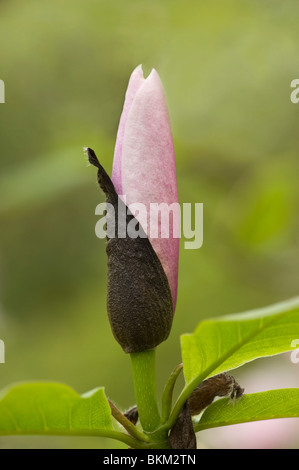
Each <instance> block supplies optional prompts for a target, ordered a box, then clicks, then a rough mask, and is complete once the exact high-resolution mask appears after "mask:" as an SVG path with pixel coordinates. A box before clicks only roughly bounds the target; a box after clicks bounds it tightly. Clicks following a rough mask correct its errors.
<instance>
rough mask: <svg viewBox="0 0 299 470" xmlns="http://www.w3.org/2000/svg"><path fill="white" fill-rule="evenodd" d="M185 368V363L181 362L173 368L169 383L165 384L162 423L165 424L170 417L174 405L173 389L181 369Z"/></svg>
mask: <svg viewBox="0 0 299 470" xmlns="http://www.w3.org/2000/svg"><path fill="white" fill-rule="evenodd" d="M182 369H183V364H179V365H178V366H176V368H175V369H174V370H173V372H172V374H171V376H170V377H169V379H168V382H167V384H166V385H165V388H164V392H163V395H162V416H161V423H162V424H164V423H166V421H167V420H168V418H169V415H170V412H171V407H172V395H173V389H174V386H175V383H176V380H177V378H178V376H179V375H180V372H181V370H182Z"/></svg>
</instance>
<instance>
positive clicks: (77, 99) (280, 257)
mask: <svg viewBox="0 0 299 470" xmlns="http://www.w3.org/2000/svg"><path fill="white" fill-rule="evenodd" d="M298 15H299V4H298V2H296V1H295V0H294V1H292V0H285V1H284V2H281V1H280V0H263V1H262V2H261V1H260V0H250V1H249V0H248V1H247V0H228V1H227V0H226V1H223V0H212V1H209V2H205V1H203V0H200V1H199V0H193V1H192V0H184V1H182V0H164V1H160V0H152V1H150V2H148V1H146V0H126V1H121V0H85V1H84V2H82V1H79V0H64V1H61V0H59V1H58V0H44V1H43V2H36V1H34V0H26V2H24V1H22V0H6V1H5V0H2V1H1V2H0V45H1V47H0V78H1V79H3V80H4V82H5V85H6V103H5V104H1V105H0V135H1V140H0V141H1V147H0V158H1V173H0V337H1V338H2V339H3V340H4V341H5V346H6V363H5V364H0V386H1V387H4V386H6V385H7V384H10V383H12V382H18V381H24V380H25V381H27V380H53V381H59V382H65V383H67V384H69V385H71V386H72V387H73V388H75V389H76V390H77V391H78V392H80V393H83V392H86V391H87V390H89V389H92V388H94V387H97V386H99V385H104V386H105V387H106V392H107V395H108V396H109V397H113V399H115V400H116V402H117V403H118V405H119V406H121V407H123V408H127V407H129V406H131V405H132V404H134V393H133V384H132V379H131V373H130V372H131V371H130V360H129V357H128V356H126V355H125V354H124V353H123V352H122V350H121V348H120V346H119V345H118V344H117V343H116V342H115V341H114V339H113V337H112V333H111V331H110V327H109V323H108V319H107V315H106V309H105V302H106V276H107V266H106V264H107V263H106V254H105V241H104V240H99V239H97V238H96V236H95V231H94V228H95V224H96V221H97V217H96V216H95V213H94V211H95V207H96V205H97V204H98V203H99V202H102V201H103V200H104V198H103V196H102V194H101V192H100V190H99V189H98V187H97V184H96V174H95V171H94V169H93V168H91V167H87V164H86V160H85V159H84V157H83V151H82V147H83V146H90V147H92V148H94V149H95V150H96V152H97V154H98V155H99V156H100V158H101V161H102V163H103V165H104V166H105V168H107V170H108V171H110V170H111V166H112V157H113V149H114V143H115V137H116V132H117V127H118V121H119V117H120V113H121V110H122V105H123V100H124V94H125V90H126V87H127V82H128V78H129V76H130V74H131V72H132V70H133V69H134V68H135V67H136V66H137V65H138V64H140V63H142V64H143V68H144V72H145V74H146V75H147V74H148V73H149V72H150V70H151V68H152V67H154V68H156V69H157V70H158V72H159V74H160V76H161V79H162V81H163V84H164V87H165V92H166V95H167V101H168V104H169V112H170V116H171V122H172V128H173V136H174V143H175V150H176V158H177V174H178V189H179V200H180V202H181V203H183V202H203V204H204V244H203V247H202V248H201V249H199V250H184V249H183V240H182V249H181V251H180V270H179V295H178V304H177V310H176V314H175V320H174V325H173V329H172V332H171V335H170V337H169V339H168V341H167V342H165V343H164V344H162V345H161V346H160V347H159V348H158V351H157V356H158V371H157V376H158V377H157V379H158V388H159V393H161V390H162V388H163V384H164V382H165V380H166V378H167V376H168V374H169V373H170V372H171V370H172V368H173V367H174V366H175V365H176V364H177V363H178V362H180V348H179V335H180V334H182V333H185V332H192V331H193V330H194V328H195V327H196V325H197V324H198V322H199V321H200V320H201V319H203V318H206V317H209V316H218V315H223V314H227V313H235V312H239V311H244V310H248V309H252V308H257V307H262V306H265V305H268V304H271V303H275V302H278V301H281V300H284V299H287V298H289V297H293V296H296V295H298V293H299V287H298V273H299V267H298V266H299V237H298V229H299V214H298V203H299V190H298V174H299V159H298V153H299V141H298V124H299V104H298V105H295V104H292V103H291V101H290V93H291V88H290V83H291V80H293V79H294V78H298V75H299V70H298V44H299V30H298V21H297V19H298ZM235 376H236V378H237V379H238V380H239V381H240V382H241V384H242V385H243V386H244V385H245V387H246V389H247V391H259V390H266V389H270V388H279V387H289V386H299V365H298V364H297V365H295V364H292V363H291V361H290V357H289V355H286V356H279V357H274V358H271V359H263V360H260V361H256V362H255V363H253V364H251V365H248V366H246V367H244V368H242V369H240V370H236V371H235ZM180 385H181V384H180ZM176 393H177V391H176ZM246 426H247V427H246ZM250 426H251V427H250ZM250 426H249V425H242V426H239V427H236V426H232V427H229V428H222V429H221V428H220V429H218V430H216V429H215V430H213V432H212V431H206V432H203V433H202V434H201V435H199V447H209V448H217V447H228V448H229V447H233V448H234V447H246V446H247V447H248V446H249V447H262V446H265V447H295V448H297V447H299V432H298V430H299V427H298V420H297V419H293V420H281V421H279V422H277V421H275V422H271V421H269V422H267V423H257V424H253V425H250ZM252 426H255V427H254V428H253V427H252ZM265 426H268V427H267V428H265ZM273 426H276V427H274V428H273ZM265 429H266V431H265ZM267 429H268V431H267ZM269 429H272V434H271V433H269ZM273 429H275V431H273ZM265 434H267V436H268V439H267V441H263V439H262V438H263V436H265ZM102 446H103V447H108V448H114V447H117V446H118V444H117V442H114V441H112V440H102V439H90V438H68V437H65V438H62V437H59V438H56V437H51V438H48V437H28V436H27V437H5V438H0V447H3V448H5V447H7V448H11V447H13V448H18V447H25V448H34V447H46V448H51V447H68V448H72V447H75V448H76V447H78V448H90V447H94V448H99V447H102Z"/></svg>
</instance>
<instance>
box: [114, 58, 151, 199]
mask: <svg viewBox="0 0 299 470" xmlns="http://www.w3.org/2000/svg"><path fill="white" fill-rule="evenodd" d="M143 82H144V78H143V71H142V67H141V65H139V66H138V67H136V69H135V70H134V71H133V72H132V75H131V77H130V80H129V84H128V88H127V92H126V98H125V103H124V107H123V112H122V115H121V117H120V121H119V127H118V132H117V138H116V144H115V149H114V159H113V168H112V181H113V184H114V187H115V190H116V192H117V194H119V195H121V194H122V183H121V154H122V146H123V139H124V133H125V127H126V122H127V117H128V113H129V110H130V107H131V105H132V102H133V100H134V98H135V95H136V92H137V90H138V89H139V88H140V87H141V85H142V84H143Z"/></svg>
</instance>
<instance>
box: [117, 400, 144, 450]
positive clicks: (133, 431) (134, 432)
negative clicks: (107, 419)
mask: <svg viewBox="0 0 299 470" xmlns="http://www.w3.org/2000/svg"><path fill="white" fill-rule="evenodd" d="M108 403H109V405H110V408H111V414H112V416H113V417H114V418H115V419H116V420H117V421H118V422H119V423H120V424H121V425H122V426H123V427H124V428H125V429H126V430H127V431H128V433H129V434H130V435H131V436H132V437H134V438H135V439H138V440H140V441H144V442H150V439H149V438H148V436H147V435H146V434H144V433H143V432H141V431H139V430H138V429H137V428H136V426H135V425H134V424H133V423H131V421H129V420H128V418H126V417H125V415H124V414H123V413H122V412H121V411H120V410H119V409H118V408H117V407H116V406H115V405H114V403H113V402H112V401H111V400H108Z"/></svg>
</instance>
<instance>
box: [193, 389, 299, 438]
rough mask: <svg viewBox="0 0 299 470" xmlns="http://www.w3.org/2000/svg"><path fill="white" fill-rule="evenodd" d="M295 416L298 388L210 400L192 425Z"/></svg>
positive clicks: (298, 406)
mask: <svg viewBox="0 0 299 470" xmlns="http://www.w3.org/2000/svg"><path fill="white" fill-rule="evenodd" d="M296 417H299V388H285V389H279V390H269V391H267V392H259V393H251V394H248V395H243V397H242V398H240V399H239V400H237V401H236V402H234V401H232V400H230V399H229V398H222V399H220V400H217V401H216V402H214V403H212V405H210V406H209V407H208V408H207V409H206V410H205V411H204V413H203V415H202V417H201V419H200V421H199V422H198V423H197V424H196V425H195V431H202V430H204V429H208V428H216V427H219V426H228V425H230V424H240V423H246V422H251V421H261V420H264V419H276V418H296Z"/></svg>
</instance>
